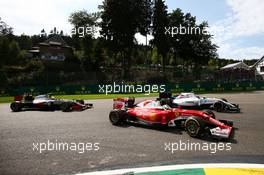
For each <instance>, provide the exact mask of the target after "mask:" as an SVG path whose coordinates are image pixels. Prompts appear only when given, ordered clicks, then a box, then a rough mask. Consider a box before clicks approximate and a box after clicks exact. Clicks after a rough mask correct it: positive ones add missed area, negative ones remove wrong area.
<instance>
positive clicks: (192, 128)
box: [185, 117, 203, 137]
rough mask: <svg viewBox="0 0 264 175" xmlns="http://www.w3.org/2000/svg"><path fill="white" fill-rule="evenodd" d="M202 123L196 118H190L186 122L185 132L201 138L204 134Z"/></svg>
mask: <svg viewBox="0 0 264 175" xmlns="http://www.w3.org/2000/svg"><path fill="white" fill-rule="evenodd" d="M202 129H203V126H202V122H201V121H200V120H198V119H196V118H192V117H190V118H188V119H187V120H186V121H185V130H186V132H187V134H188V135H189V136H191V137H199V136H200V135H201V133H202Z"/></svg>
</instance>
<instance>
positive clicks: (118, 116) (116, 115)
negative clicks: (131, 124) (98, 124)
mask: <svg viewBox="0 0 264 175" xmlns="http://www.w3.org/2000/svg"><path fill="white" fill-rule="evenodd" d="M125 117H126V115H125V112H124V111H121V110H113V111H111V112H110V114H109V120H110V122H111V123H112V124H113V125H122V124H123V123H124V122H125V121H126V118H125Z"/></svg>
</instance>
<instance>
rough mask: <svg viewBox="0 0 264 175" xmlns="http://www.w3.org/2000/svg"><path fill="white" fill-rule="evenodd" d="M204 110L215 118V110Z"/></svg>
mask: <svg viewBox="0 0 264 175" xmlns="http://www.w3.org/2000/svg"><path fill="white" fill-rule="evenodd" d="M203 112H204V113H206V114H207V115H210V116H211V117H212V118H214V119H215V114H214V112H213V111H211V110H208V109H206V110H203Z"/></svg>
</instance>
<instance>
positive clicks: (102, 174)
mask: <svg viewBox="0 0 264 175" xmlns="http://www.w3.org/2000/svg"><path fill="white" fill-rule="evenodd" d="M192 168H264V164H246V163H245V164H243V163H242V164H241V163H217V164H213V163H212V164H185V165H168V166H153V167H143V168H131V169H118V170H109V171H96V172H88V173H80V174H76V175H120V174H125V173H129V172H133V173H143V172H156V171H169V170H179V169H192Z"/></svg>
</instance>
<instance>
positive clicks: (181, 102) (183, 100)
mask: <svg viewBox="0 0 264 175" xmlns="http://www.w3.org/2000/svg"><path fill="white" fill-rule="evenodd" d="M160 99H170V105H171V106H172V107H177V106H181V107H182V108H188V109H213V110H215V111H217V112H240V108H239V105H238V104H233V103H230V102H228V101H227V100H226V99H223V98H222V99H219V98H208V97H200V96H198V95H196V94H194V93H192V92H189V93H180V94H179V95H175V96H172V95H171V93H168V92H165V93H161V94H160Z"/></svg>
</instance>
